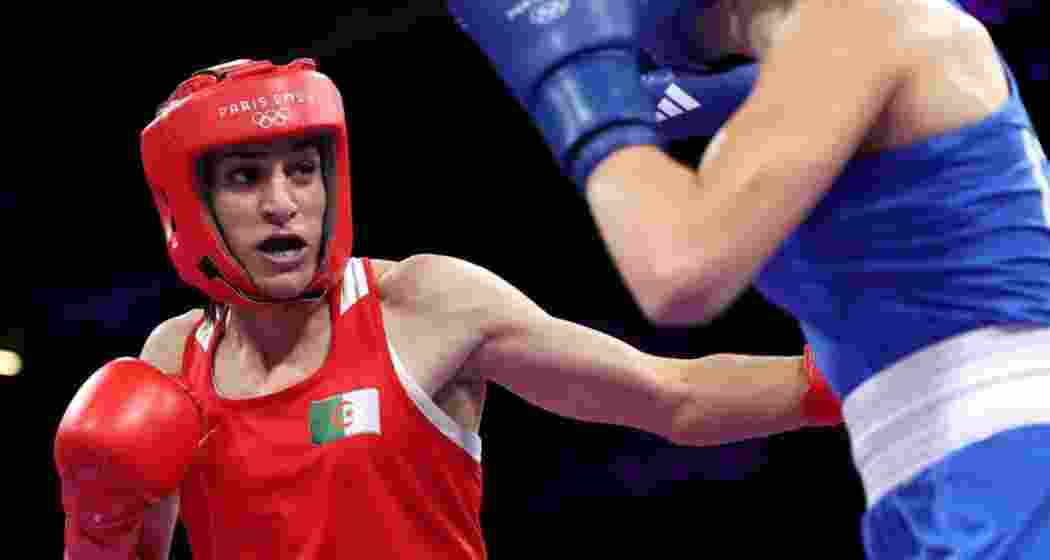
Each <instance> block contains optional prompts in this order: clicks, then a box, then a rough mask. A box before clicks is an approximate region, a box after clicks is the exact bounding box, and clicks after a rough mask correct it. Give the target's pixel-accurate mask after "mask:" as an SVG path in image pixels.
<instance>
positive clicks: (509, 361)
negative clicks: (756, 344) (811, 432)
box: [412, 255, 817, 445]
mask: <svg viewBox="0 0 1050 560" xmlns="http://www.w3.org/2000/svg"><path fill="white" fill-rule="evenodd" d="M414 259H415V262H416V264H414V265H413V266H414V267H417V268H418V269H419V270H425V277H426V283H425V284H420V286H421V287H420V288H419V290H418V292H417V294H416V296H415V300H414V302H413V304H412V305H414V306H415V307H416V308H418V309H420V310H422V311H421V312H422V313H426V314H428V316H429V320H430V321H432V322H434V323H437V324H455V325H457V328H468V327H464V325H469V328H470V329H471V331H473V332H477V336H476V337H475V336H472V337H471V338H472V339H475V340H476V341H477V342H476V343H474V344H473V345H472V348H471V350H470V352H469V357H468V358H467V360H466V362H465V363H464V364H463V368H462V372H464V374H466V375H470V376H476V377H480V378H482V379H485V380H488V381H493V382H495V383H498V384H500V385H502V386H504V387H506V388H507V389H509V390H510V391H512V392H514V393H515V394H517V395H518V396H520V397H522V398H524V399H525V400H527V401H529V402H530V403H532V404H535V405H537V406H539V407H541V408H544V409H546V410H548V411H550V412H553V413H555V414H559V415H562V416H566V417H570V418H574V419H579V420H583V421H587V422H599V423H607V424H615V425H620V426H627V427H631V428H636V429H640V430H644V431H647V432H650V433H654V434H657V435H660V436H663V437H665V438H667V439H669V440H671V441H674V442H678V443H683V444H689V445H713V444H720V443H725V442H729V441H737V440H741V439H747V438H752V437H757V436H763V435H768V434H771V433H777V432H784V431H789V430H794V429H797V428H799V427H801V426H804V425H811V424H816V423H817V422H812V421H810V420H809V419H808V418H807V416H806V415H805V414H804V413H803V405H802V402H803V395H805V394H806V393H807V389H808V387H809V381H808V378H807V377H808V376H807V371H806V370H805V368H804V367H803V360H802V359H801V358H797V357H795V358H758V357H747V356H724V355H723V356H711V357H706V358H701V359H694V360H683V359H670V358H663V357H658V356H654V355H650V354H645V353H643V352H641V351H639V350H638V349H636V348H634V347H632V346H630V345H629V344H627V343H625V342H623V341H621V340H619V339H616V338H614V337H612V336H608V335H606V334H604V333H601V332H599V331H596V330H594V329H590V328H587V327H584V326H582V325H578V324H574V323H571V322H569V321H564V320H561V319H558V318H555V317H552V316H551V315H549V314H547V313H546V312H545V311H544V310H542V309H541V308H540V307H539V306H538V305H536V304H535V303H534V302H532V301H531V300H530V299H528V298H527V297H526V296H525V295H524V294H522V293H521V292H520V291H519V290H517V289H516V288H514V287H513V286H511V285H510V284H508V283H507V282H505V281H504V280H502V279H500V278H499V277H498V276H496V275H495V274H493V273H491V272H489V271H487V270H485V269H482V268H480V267H477V266H475V265H472V264H469V263H466V262H464V261H460V260H458V259H453V258H450V257H441V256H434V255H429V256H422V257H414ZM420 259H426V261H427V262H426V264H425V265H424V264H421V261H420ZM420 274H421V275H422V273H420ZM430 292H433V297H432V296H431V295H428V293H430Z"/></svg>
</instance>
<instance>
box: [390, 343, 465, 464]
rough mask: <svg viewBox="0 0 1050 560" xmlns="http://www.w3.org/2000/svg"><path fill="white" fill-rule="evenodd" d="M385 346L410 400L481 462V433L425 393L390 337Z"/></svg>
mask: <svg viewBox="0 0 1050 560" xmlns="http://www.w3.org/2000/svg"><path fill="white" fill-rule="evenodd" d="M386 345H387V348H389V349H390V360H391V361H392V362H393V363H394V371H396V372H397V378H398V379H399V380H400V381H401V386H402V387H404V388H405V392H406V393H408V396H409V397H410V398H411V399H412V402H414V403H416V406H417V407H419V411H420V412H422V413H423V416H426V417H427V419H428V420H430V423H431V424H433V425H434V427H435V428H437V429H438V431H440V432H441V433H442V434H445V437H447V438H448V439H450V440H452V443H455V444H456V445H458V446H459V447H460V448H462V449H463V450H464V451H466V452H467V454H469V455H470V456H471V457H473V458H474V460H475V461H477V462H478V463H480V462H481V435H479V434H478V433H477V432H472V431H470V430H467V429H466V428H464V427H462V426H460V425H459V423H458V422H456V421H455V420H453V419H452V417H451V416H449V415H448V414H446V413H445V411H444V410H441V407H439V406H438V405H437V404H436V403H434V401H433V400H432V399H431V398H430V395H427V393H426V391H424V390H423V388H422V387H420V386H419V384H418V383H416V380H415V379H414V378H413V377H412V376H411V375H410V374H409V373H408V369H407V368H406V367H405V364H403V363H402V362H401V359H400V358H398V356H397V352H396V351H395V350H394V346H393V345H392V344H390V339H389V338H387V341H386Z"/></svg>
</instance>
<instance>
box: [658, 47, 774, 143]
mask: <svg viewBox="0 0 1050 560" xmlns="http://www.w3.org/2000/svg"><path fill="white" fill-rule="evenodd" d="M757 78H758V65H757V64H754V63H752V64H746V65H743V66H738V67H736V68H733V69H732V70H729V71H726V72H719V73H705V74H699V73H694V72H690V71H688V70H672V69H670V68H658V69H655V70H651V71H649V72H646V73H645V74H644V75H643V76H642V87H644V88H645V91H646V92H647V93H648V94H649V96H650V99H652V101H653V103H655V104H656V120H657V121H658V122H659V123H660V125H659V127H660V132H661V134H662V135H663V136H664V137H665V138H666V139H668V140H683V139H686V138H692V137H695V136H708V137H710V136H714V135H715V133H717V132H718V129H720V128H722V125H724V124H725V123H726V121H728V120H729V117H731V116H733V113H735V112H736V110H737V108H739V107H740V105H741V104H743V103H744V100H746V99H747V98H748V96H749V95H751V90H752V89H753V88H754V85H755V80H756V79H757Z"/></svg>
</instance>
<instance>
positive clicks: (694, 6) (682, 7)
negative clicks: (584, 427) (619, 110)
mask: <svg viewBox="0 0 1050 560" xmlns="http://www.w3.org/2000/svg"><path fill="white" fill-rule="evenodd" d="M795 1H796V0H641V2H642V22H641V24H642V37H641V44H642V48H643V50H644V51H645V52H646V54H648V56H649V57H650V58H651V59H652V60H653V62H655V63H656V64H657V65H659V66H665V67H672V68H682V69H687V70H692V71H696V72H704V71H707V70H709V69H710V68H711V67H712V66H718V65H721V64H722V63H724V62H726V61H727V60H728V61H730V62H733V61H734V60H736V59H738V58H740V57H743V58H754V57H755V56H756V54H757V52H758V51H760V50H761V48H760V46H759V45H756V44H755V43H756V41H761V40H762V39H763V37H762V33H757V34H756V33H755V32H756V31H763V32H764V31H768V30H767V29H764V28H766V27H768V24H770V23H772V22H774V21H777V20H781V19H783V17H782V16H783V15H785V14H786V13H787V10H788V9H789V8H790V7H791V6H792V5H794V3H795ZM770 16H772V17H770Z"/></svg>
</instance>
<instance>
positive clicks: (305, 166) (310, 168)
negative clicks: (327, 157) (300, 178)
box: [291, 159, 318, 175]
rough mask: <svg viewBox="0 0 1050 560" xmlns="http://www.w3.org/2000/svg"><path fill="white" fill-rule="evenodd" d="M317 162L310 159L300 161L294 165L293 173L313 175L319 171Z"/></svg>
mask: <svg viewBox="0 0 1050 560" xmlns="http://www.w3.org/2000/svg"><path fill="white" fill-rule="evenodd" d="M317 167H318V166H317V163H316V162H314V161H311V160H308V159H304V160H302V161H298V162H296V163H295V165H293V166H292V170H291V174H293V175H313V174H314V173H316V172H317Z"/></svg>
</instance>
